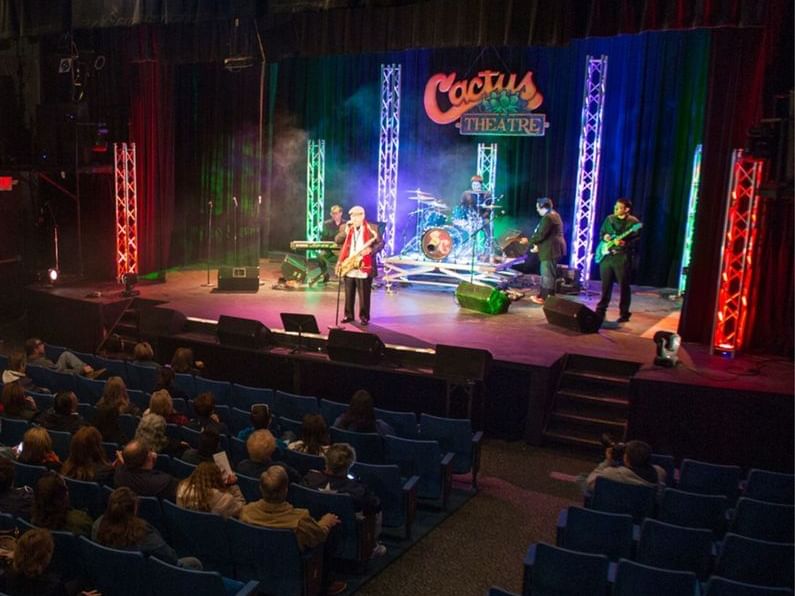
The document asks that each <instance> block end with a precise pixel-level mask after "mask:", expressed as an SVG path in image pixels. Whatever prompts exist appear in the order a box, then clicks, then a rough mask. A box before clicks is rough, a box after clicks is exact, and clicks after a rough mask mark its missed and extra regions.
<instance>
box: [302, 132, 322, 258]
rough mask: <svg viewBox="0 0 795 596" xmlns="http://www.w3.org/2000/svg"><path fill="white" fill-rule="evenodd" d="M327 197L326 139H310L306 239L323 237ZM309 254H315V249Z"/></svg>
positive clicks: (308, 146) (307, 154)
mask: <svg viewBox="0 0 795 596" xmlns="http://www.w3.org/2000/svg"><path fill="white" fill-rule="evenodd" d="M325 199H326V141H325V140H323V139H309V140H308V141H307V144H306V239H307V240H315V241H317V240H321V239H322V238H323V204H324V202H325ZM307 255H308V256H310V257H314V256H315V251H308V252H307Z"/></svg>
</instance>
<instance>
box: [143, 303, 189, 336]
mask: <svg viewBox="0 0 795 596" xmlns="http://www.w3.org/2000/svg"><path fill="white" fill-rule="evenodd" d="M138 317H139V318H138V330H139V331H140V332H141V335H147V336H153V337H158V336H159V337H165V336H168V335H174V334H176V333H180V332H181V331H182V330H183V329H184V328H185V323H186V322H187V319H186V318H185V315H183V314H182V313H181V312H179V311H178V310H174V309H173V308H163V307H161V306H151V307H149V308H143V309H141V311H140V313H139V315H138Z"/></svg>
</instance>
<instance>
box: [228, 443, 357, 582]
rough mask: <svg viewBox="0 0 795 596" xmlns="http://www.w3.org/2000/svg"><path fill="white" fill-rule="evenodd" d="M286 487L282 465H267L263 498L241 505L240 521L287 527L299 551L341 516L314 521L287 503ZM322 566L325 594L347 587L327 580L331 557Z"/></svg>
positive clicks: (326, 532) (310, 545)
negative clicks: (325, 587) (269, 466)
mask: <svg viewBox="0 0 795 596" xmlns="http://www.w3.org/2000/svg"><path fill="white" fill-rule="evenodd" d="M257 432H268V431H257ZM256 434H257V433H254V435H256ZM254 435H252V436H254ZM289 488H290V479H289V477H288V476H287V472H286V471H285V470H284V468H282V467H281V466H273V467H271V468H269V469H268V470H266V471H265V472H263V474H262V476H261V477H260V490H261V491H262V499H260V500H259V501H255V502H254V503H249V504H248V505H246V506H245V507H243V510H242V511H241V513H240V520H241V521H243V522H245V523H247V524H254V525H258V526H265V527H268V528H287V529H290V530H292V531H293V532H295V535H296V538H297V539H298V546H299V548H301V550H303V549H306V548H314V547H316V546H318V545H320V544H322V543H324V542H325V541H326V540H327V538H328V537H329V533H330V532H331V529H332V528H333V527H334V526H336V525H337V524H339V523H340V519H339V518H338V517H337V516H336V515H334V514H333V513H326V514H325V515H323V517H321V518H320V519H319V520H314V519H313V518H312V516H311V515H310V514H309V511H308V510H306V509H297V508H295V507H293V506H292V505H291V504H290V503H288V502H287V491H288V489H289ZM323 568H324V576H325V577H324V584H325V585H326V586H327V589H326V594H339V593H340V592H343V591H345V590H346V589H347V587H348V586H347V585H346V584H345V583H344V582H339V581H337V582H333V583H330V581H329V578H330V575H329V570H330V558H326V562H325V564H324V565H323Z"/></svg>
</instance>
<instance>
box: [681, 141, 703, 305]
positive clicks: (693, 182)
mask: <svg viewBox="0 0 795 596" xmlns="http://www.w3.org/2000/svg"><path fill="white" fill-rule="evenodd" d="M700 186H701V145H696V150H695V152H694V153H693V171H692V172H691V174H690V198H689V199H688V202H687V225H686V226H685V244H684V246H683V247H682V264H681V265H680V266H679V295H680V296H681V295H682V294H684V293H685V288H686V286H687V272H688V268H689V267H690V256H691V254H692V250H693V231H694V229H695V224H696V210H697V209H698V197H699V188H700Z"/></svg>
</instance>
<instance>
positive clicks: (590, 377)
mask: <svg viewBox="0 0 795 596" xmlns="http://www.w3.org/2000/svg"><path fill="white" fill-rule="evenodd" d="M638 368H639V365H638V364H637V363H634V362H624V361H618V360H608V359H605V358H592V357H589V356H582V355H579V354H569V355H567V356H566V362H565V363H564V366H563V371H562V372H561V375H560V377H559V379H558V387H557V391H556V392H555V395H554V398H553V403H552V408H551V411H550V413H549V416H548V418H547V421H546V425H545V427H544V440H545V442H548V443H554V444H559V445H568V446H574V447H578V448H582V449H583V450H587V451H588V452H591V453H592V452H594V451H598V450H601V449H603V447H602V444H601V442H600V437H601V435H602V433H609V434H611V435H613V436H614V437H615V438H616V439H618V440H622V439H623V438H624V434H625V432H626V424H627V416H628V413H629V384H630V379H631V378H632V376H633V375H634V374H635V372H637V370H638Z"/></svg>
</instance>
